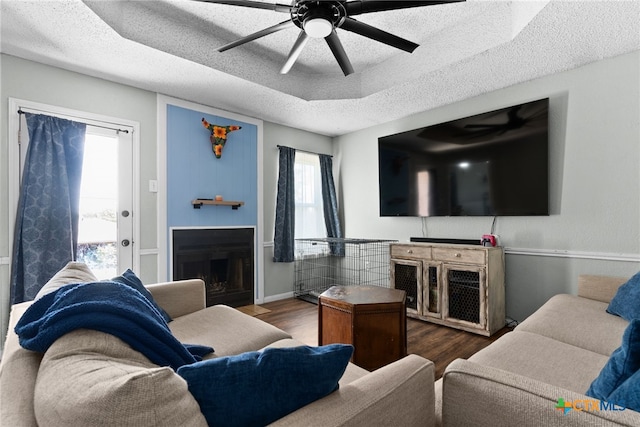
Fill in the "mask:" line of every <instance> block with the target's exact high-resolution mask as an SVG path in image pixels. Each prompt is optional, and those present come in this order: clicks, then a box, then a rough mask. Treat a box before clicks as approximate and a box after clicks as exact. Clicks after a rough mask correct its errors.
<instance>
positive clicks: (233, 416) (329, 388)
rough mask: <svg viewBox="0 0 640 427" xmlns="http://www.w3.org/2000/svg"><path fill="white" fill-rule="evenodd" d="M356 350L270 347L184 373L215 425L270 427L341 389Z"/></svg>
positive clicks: (188, 367) (347, 347)
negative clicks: (339, 383) (276, 421)
mask: <svg viewBox="0 0 640 427" xmlns="http://www.w3.org/2000/svg"><path fill="white" fill-rule="evenodd" d="M352 354H353V347H352V346H350V345H345V344H331V345H326V346H321V347H309V346H300V347H288V348H266V349H264V351H262V352H258V351H254V352H249V353H243V354H239V355H237V356H228V357H221V358H217V359H212V360H206V361H202V362H197V363H193V364H191V365H185V366H181V367H180V368H178V375H181V376H182V377H183V378H185V379H186V380H187V383H188V384H189V391H190V392H191V394H192V395H193V396H194V397H195V398H196V400H197V401H198V403H199V404H200V409H201V411H202V413H203V414H204V416H205V418H206V419H207V422H208V423H209V425H212V426H217V425H225V426H264V425H267V424H269V423H271V422H273V421H275V420H277V419H279V418H282V417H283V416H285V415H287V414H289V413H291V412H293V411H295V410H296V409H299V408H301V407H303V406H305V405H307V404H309V403H311V402H313V401H315V400H318V399H320V398H322V397H324V396H326V395H328V394H329V393H331V392H333V391H335V390H336V389H337V388H338V380H339V379H340V377H341V376H342V374H343V373H344V371H345V368H346V366H347V363H348V362H349V359H350V358H351V356H352Z"/></svg>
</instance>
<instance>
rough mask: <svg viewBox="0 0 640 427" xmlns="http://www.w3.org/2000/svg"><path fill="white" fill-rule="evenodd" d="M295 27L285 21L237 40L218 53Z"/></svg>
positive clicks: (289, 21)
mask: <svg viewBox="0 0 640 427" xmlns="http://www.w3.org/2000/svg"><path fill="white" fill-rule="evenodd" d="M293 26H295V24H294V23H293V22H292V21H291V20H290V19H289V20H287V21H284V22H281V23H279V24H276V25H273V26H271V27H269V28H265V29H264V30H260V31H258V32H256V33H253V34H249V35H248V36H246V37H243V38H241V39H239V40H236V41H234V42H231V43H229V44H226V45H224V46H221V47H219V48H218V52H224V51H225V50H229V49H231V48H233V47H236V46H240V45H242V44H245V43H248V42H250V41H253V40H255V39H259V38H260V37H264V36H268V35H269V34H272V33H275V32H277V31H280V30H284V29H287V28H290V27H293Z"/></svg>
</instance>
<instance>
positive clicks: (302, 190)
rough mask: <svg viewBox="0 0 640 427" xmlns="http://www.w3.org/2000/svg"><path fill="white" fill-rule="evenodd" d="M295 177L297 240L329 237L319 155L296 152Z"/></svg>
mask: <svg viewBox="0 0 640 427" xmlns="http://www.w3.org/2000/svg"><path fill="white" fill-rule="evenodd" d="M294 175H295V187H294V188H295V193H296V194H295V201H296V207H295V212H296V230H295V237H296V239H300V238H305V239H308V238H316V237H327V230H326V227H325V225H324V213H323V209H322V181H321V179H320V159H319V158H318V155H317V154H310V153H304V152H300V151H298V152H296V160H295V167H294Z"/></svg>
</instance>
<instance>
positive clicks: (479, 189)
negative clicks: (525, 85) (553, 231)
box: [378, 98, 549, 217]
mask: <svg viewBox="0 0 640 427" xmlns="http://www.w3.org/2000/svg"><path fill="white" fill-rule="evenodd" d="M548 111H549V99H548V98H545V99H541V100H537V101H532V102H527V103H524V104H519V105H514V106H511V107H508V108H503V109H500V110H495V111H491V112H488V113H483V114H478V115H475V116H471V117H465V118H461V119H458V120H453V121H450V122H446V123H441V124H437V125H432V126H427V127H423V128H420V129H414V130H411V131H407V132H402V133H398V134H395V135H389V136H384V137H380V138H378V172H379V174H378V178H379V190H380V216H420V217H426V216H529V215H530V216H533V215H549V142H548V140H549V138H548Z"/></svg>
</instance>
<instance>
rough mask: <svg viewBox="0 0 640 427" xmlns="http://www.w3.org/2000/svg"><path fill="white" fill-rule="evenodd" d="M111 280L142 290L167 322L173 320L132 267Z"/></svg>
mask: <svg viewBox="0 0 640 427" xmlns="http://www.w3.org/2000/svg"><path fill="white" fill-rule="evenodd" d="M111 280H112V281H114V282H118V283H122V284H123V285H127V286H130V287H132V288H133V289H135V290H136V291H138V292H140V293H141V294H142V295H144V297H145V298H146V299H148V300H149V302H150V303H151V305H153V307H154V308H155V309H156V310H158V313H160V315H161V316H162V318H163V319H164V321H165V322H167V323H169V322H171V316H169V315H168V314H167V312H166V311H164V309H163V308H162V307H160V306H159V305H158V304H157V303H156V301H155V300H154V299H153V295H151V292H149V291H148V290H147V288H145V287H144V285H143V284H142V280H140V279H139V278H138V276H136V275H135V273H134V272H133V271H131V269H127V271H125V272H124V273H122V274H121V275H120V276H117V277H114V278H113V279H111Z"/></svg>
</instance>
